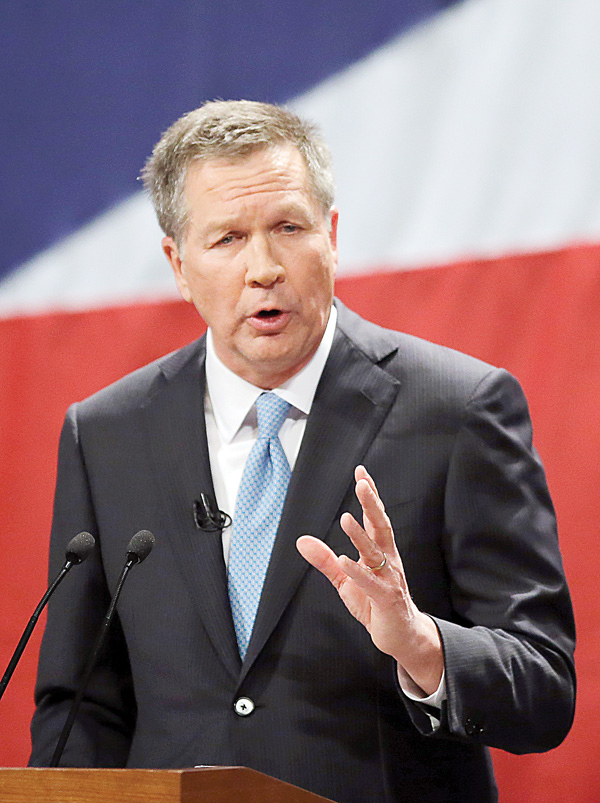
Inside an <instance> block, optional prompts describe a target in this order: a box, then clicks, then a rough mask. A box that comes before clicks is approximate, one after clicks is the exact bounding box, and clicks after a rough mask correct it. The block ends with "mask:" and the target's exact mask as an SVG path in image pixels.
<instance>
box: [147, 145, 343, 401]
mask: <svg viewBox="0 0 600 803" xmlns="http://www.w3.org/2000/svg"><path fill="white" fill-rule="evenodd" d="M185 193H186V201H187V208H188V211H189V214H188V227H187V231H186V236H185V241H184V245H183V249H182V252H180V250H179V249H178V248H177V245H176V244H175V242H174V241H173V240H172V239H171V238H170V237H165V238H164V240H163V249H164V251H165V253H166V255H167V257H168V259H169V261H170V263H171V265H172V267H173V271H174V273H175V279H176V281H177V286H178V288H179V292H180V293H181V295H182V296H183V298H184V299H185V300H186V301H188V302H191V303H193V304H194V306H195V307H196V309H197V310H198V312H199V313H200V315H201V316H202V318H204V320H205V321H206V323H207V324H208V326H210V328H211V330H212V333H213V338H214V344H215V350H216V352H217V355H218V357H219V358H220V359H221V361H222V362H223V363H224V364H225V365H226V366H227V367H228V368H230V369H231V370H232V371H234V372H235V373H236V374H238V375H239V376H241V377H242V378H243V379H245V380H247V381H248V382H251V383H252V384H254V385H257V386H259V387H262V388H264V389H272V388H274V387H277V386H278V385H280V384H281V383H282V382H285V380H286V379H289V378H290V377H291V376H293V375H294V374H295V373H297V372H298V371H299V370H300V369H301V368H302V367H303V366H304V365H306V363H307V362H308V361H309V360H310V358H311V357H312V356H313V354H314V353H315V351H316V349H317V347H318V345H319V343H320V341H321V337H322V335H323V332H324V331H325V327H326V325H327V320H328V317H329V312H330V308H331V303H332V299H333V280H334V274H335V269H336V265H337V248H336V231H337V212H336V211H335V210H332V212H331V213H330V214H329V215H328V216H327V217H325V216H324V215H323V212H322V209H321V207H320V206H319V204H318V202H317V201H316V200H315V198H314V197H313V194H312V192H311V190H310V188H309V185H308V178H307V171H306V166H305V163H304V160H303V158H302V156H301V155H300V153H299V151H298V150H297V149H296V148H295V147H294V146H293V145H290V144H287V143H286V144H281V145H277V146H273V147H269V148H266V149H263V150H259V151H256V152H254V153H252V154H250V156H248V157H247V158H245V159H241V160H239V161H237V160H236V161H229V160H225V159H212V160H209V161H206V162H203V163H198V164H196V165H192V166H191V167H190V169H189V170H188V175H187V180H186V187H185Z"/></svg>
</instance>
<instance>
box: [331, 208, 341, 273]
mask: <svg viewBox="0 0 600 803" xmlns="http://www.w3.org/2000/svg"><path fill="white" fill-rule="evenodd" d="M338 218H339V211H338V208H337V206H332V207H331V209H330V210H329V242H330V243H331V250H332V252H333V258H334V264H335V267H336V268H337V263H338V247H337V230H338Z"/></svg>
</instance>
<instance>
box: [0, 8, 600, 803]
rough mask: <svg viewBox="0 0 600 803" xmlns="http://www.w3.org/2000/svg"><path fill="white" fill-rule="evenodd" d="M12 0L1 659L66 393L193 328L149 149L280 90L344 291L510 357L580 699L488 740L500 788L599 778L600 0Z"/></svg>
mask: <svg viewBox="0 0 600 803" xmlns="http://www.w3.org/2000/svg"><path fill="white" fill-rule="evenodd" d="M0 10H1V15H2V22H1V23H0V69H1V76H2V77H1V81H0V98H1V101H2V102H1V106H0V108H1V112H2V113H1V115H0V145H1V147H0V187H1V189H2V192H1V193H0V205H1V214H0V232H1V240H0V242H1V243H2V247H1V248H0V672H3V671H4V667H5V666H6V664H7V663H8V660H9V658H10V656H11V654H12V651H13V649H14V647H15V645H16V643H17V641H18V639H19V637H20V634H21V632H22V630H23V628H24V627H25V624H26V623H27V620H28V618H29V616H30V615H31V612H32V611H33V608H34V607H35V605H36V604H37V602H38V600H39V598H40V597H41V595H42V593H43V591H44V590H45V584H46V553H47V546H48V533H49V527H50V520H51V512H52V496H53V486H54V479H55V467H56V450H57V443H58V435H59V431H60V427H61V424H62V420H63V417H64V414H65V411H66V409H67V406H68V405H69V404H70V403H71V402H73V401H76V400H78V399H81V398H84V397H85V396H87V395H89V394H90V393H92V392H94V391H95V390H97V389H99V388H100V387H102V386H104V385H106V384H108V383H109V382H111V381H113V380H114V379H116V378H118V377H120V376H122V375H123V374H125V373H127V372H129V371H131V370H133V369H135V368H137V367H139V366H140V365H143V364H145V363H146V362H149V361H150V360H152V359H154V358H156V357H158V356H159V355H161V354H164V353H167V352H168V351H171V350H172V349H174V348H177V347H178V346H180V345H183V344H184V343H186V342H189V341H191V340H193V339H194V338H196V337H197V336H198V335H199V334H200V333H201V332H202V330H203V324H202V322H201V321H200V319H199V318H198V317H197V315H196V313H195V311H194V310H193V309H191V308H190V307H188V306H187V305H185V304H184V303H183V302H182V301H180V300H179V299H178V297H177V294H176V290H175V285H174V281H173V279H172V274H171V271H170V268H169V267H168V265H167V262H166V260H165V258H164V256H163V255H162V252H161V249H160V238H161V233H160V231H159V229H158V225H157V224H156V222H155V220H154V217H153V213H152V211H151V208H150V205H149V202H148V201H147V199H146V198H145V197H144V195H143V193H142V192H141V189H140V186H139V182H138V181H137V176H138V174H139V171H140V168H141V166H142V164H143V162H144V160H145V158H146V157H147V156H148V154H149V153H150V151H151V149H152V146H153V144H154V143H155V142H156V140H157V139H158V137H159V136H160V134H161V132H162V131H163V130H164V129H165V128H166V127H167V126H168V125H169V124H170V123H171V122H172V121H173V120H175V119H176V118H177V117H178V116H179V115H181V114H182V113H183V112H185V111H188V110H190V109H191V108H194V107H196V106H198V105H199V104H200V103H201V102H202V101H204V100H206V99H209V98H242V97H245V98H251V99H256V100H267V101H275V102H284V103H287V104H289V105H290V106H291V107H292V108H294V109H296V110H297V111H298V112H300V113H301V114H302V115H304V116H307V117H309V118H312V119H313V120H315V121H316V122H318V123H319V124H320V125H321V127H322V129H323V131H324V133H325V136H326V138H327V140H328V141H329V143H330V145H331V147H332V151H333V155H334V161H335V169H336V176H337V187H338V193H337V203H338V206H339V208H340V232H339V237H340V267H339V272H338V283H337V293H338V295H339V296H340V297H341V298H342V300H343V301H344V302H345V303H347V304H348V305H349V306H351V307H352V308H354V309H356V310H357V311H358V312H360V313H361V314H363V315H365V316H366V317H367V318H370V319H371V320H374V321H376V322H377V323H381V324H383V325H385V326H389V327H392V328H396V329H400V330H404V331H408V332H411V333H413V334H417V335H420V336H422V337H426V338H428V339H430V340H434V341H437V342H440V343H443V344H445V345H449V346H452V347H454V348H458V349H460V350H462V351H466V352H468V353H471V354H474V355H475V356H477V357H480V358H482V359H485V360H487V361H489V362H492V363H494V364H496V365H501V366H504V367H506V368H508V369H509V370H510V371H512V372H513V373H514V374H516V376H517V377H518V379H519V380H520V381H521V383H522V385H523V387H524V389H525V391H526V394H527V396H528V399H529V401H530V407H531V412H532V418H533V422H534V437H535V444H536V447H537V449H538V451H539V452H540V454H541V456H542V459H543V460H544V463H545V465H546V469H547V474H548V480H549V484H550V489H551V492H552V494H553V498H554V501H555V505H556V510H557V515H558V521H559V533H560V539H561V545H562V551H563V556H564V561H565V568H566V571H567V576H568V578H569V580H570V584H571V587H572V593H573V599H574V605H575V612H576V619H577V625H578V634H579V647H578V653H577V663H578V672H579V700H578V707H577V714H576V719H575V725H574V727H573V730H572V732H571V734H570V735H569V736H568V737H567V739H566V741H565V743H564V744H563V745H562V746H561V747H559V748H558V749H556V750H555V751H553V752H551V753H549V754H546V755H533V756H521V757H515V756H510V755H508V754H505V753H500V752H498V751H494V762H495V766H496V771H497V776H498V781H499V786H500V791H501V800H502V801H503V803H534V802H535V803H550V802H553V801H557V803H558V801H560V803H564V801H576V803H583V802H584V801H585V802H586V803H587V802H588V801H589V803H595V801H598V800H599V799H600V770H598V759H597V755H596V754H597V748H596V746H595V745H596V743H597V736H596V733H597V720H598V712H599V711H600V671H599V669H598V666H599V663H600V649H599V645H600V627H599V625H598V623H599V622H600V604H599V603H598V595H597V594H596V582H597V580H596V565H597V561H598V559H599V557H600V548H599V546H598V542H599V540H600V525H599V524H598V522H600V468H599V464H600V324H599V317H600V3H599V2H598V0H454V1H453V0H371V2H370V3H366V2H364V0H327V1H326V2H323V0H294V1H293V2H292V0H278V1H277V2H272V1H271V2H270V1H269V0H245V1H244V2H242V0H222V2H212V1H211V0H178V1H177V2H171V0H146V1H145V2H143V3H141V2H135V0H114V2H112V1H111V2H109V1H108V0H106V2H97V0H96V1H94V0H51V2H42V0H3V2H2V4H1V9H0ZM384 501H385V500H384ZM73 535H74V533H73ZM58 593H65V594H68V578H67V580H66V581H65V583H64V584H63V587H62V588H61V589H60V591H59V592H58ZM40 637H41V627H40V628H39V629H38V631H37V632H36V634H35V636H34V639H33V640H32V642H31V644H30V646H29V649H28V651H27V653H26V654H25V657H24V658H23V660H22V662H21V664H20V665H19V667H18V669H17V671H16V673H15V676H14V678H13V681H12V684H11V686H10V687H9V689H8V691H7V693H6V694H5V696H4V698H3V699H2V701H1V702H0V765H3V766H18V765H22V764H24V763H25V762H26V760H27V756H28V749H29V735H28V724H29V719H30V716H31V713H32V710H33V697H32V695H33V682H34V676H35V664H36V657H37V649H38V646H39V640H40Z"/></svg>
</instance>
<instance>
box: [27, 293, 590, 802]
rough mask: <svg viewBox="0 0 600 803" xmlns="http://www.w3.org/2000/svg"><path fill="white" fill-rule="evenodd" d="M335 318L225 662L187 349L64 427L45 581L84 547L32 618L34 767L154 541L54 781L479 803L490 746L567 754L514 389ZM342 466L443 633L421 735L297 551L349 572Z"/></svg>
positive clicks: (544, 517) (565, 661)
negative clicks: (215, 778)
mask: <svg viewBox="0 0 600 803" xmlns="http://www.w3.org/2000/svg"><path fill="white" fill-rule="evenodd" d="M338 309H339V317H338V328H337V331H336V335H335V339H334V343H333V347H332V350H331V353H330V356H329V359H328V361H327V364H326V366H325V369H324V372H323V375H322V378H321V381H320V383H319V386H318V389H317V393H316V396H315V399H314V404H313V408H312V410H311V413H310V416H309V419H308V422H307V427H306V431H305V435H304V439H303V442H302V446H301V449H300V453H299V455H298V459H297V463H296V466H295V469H294V472H293V475H292V479H291V484H290V487H289V492H288V497H287V501H286V505H285V509H284V511H283V516H282V520H281V523H280V527H279V532H278V535H277V539H276V543H275V547H274V550H273V555H272V559H271V563H270V566H269V570H268V574H267V578H266V581H265V586H264V591H263V595H262V599H261V603H260V607H259V611H258V615H257V619H256V624H255V628H254V631H253V634H252V640H251V642H250V646H249V649H248V653H247V656H246V659H245V660H244V662H243V663H242V662H241V661H240V657H239V654H238V650H237V645H236V639H235V634H234V629H233V625H232V620H231V614H230V609H229V602H228V597H227V587H226V571H225V566H224V561H223V554H222V547H221V539H220V535H219V533H206V532H203V531H200V530H198V529H197V528H196V526H195V523H194V518H193V514H192V506H193V501H194V500H195V499H197V497H198V495H199V493H200V492H205V493H212V480H211V473H210V467H209V458H208V451H207V443H206V432H205V425H204V412H203V399H204V381H205V380H204V354H205V352H204V339H203V338H201V339H200V340H199V341H197V342H195V343H192V344H191V345H189V346H187V347H185V348H183V349H181V350H180V351H178V352H175V353H174V354H171V355H169V356H167V357H164V358H162V359H160V360H158V361H157V362H155V363H153V364H151V365H149V366H147V367H145V368H142V369H141V370H139V371H136V372H135V373H134V374H131V375H129V376H127V377H125V378H124V379H122V380H121V381H119V382H117V383H116V384H114V385H112V386H110V387H109V388H106V389H104V390H102V391H101V392H99V393H97V394H95V395H94V396H92V397H91V398H89V399H87V400H86V401H84V402H81V403H80V404H77V405H74V406H73V407H72V408H71V409H70V410H69V413H68V415H67V418H66V421H65V425H64V429H63V433H62V437H61V445H60V458H59V469H58V482H57V492H56V501H55V513H54V524H53V532H52V546H51V573H55V572H56V571H57V570H58V568H59V567H60V565H62V562H63V560H64V552H65V546H66V543H67V542H68V540H69V539H70V538H71V537H72V536H73V535H74V534H75V533H77V532H79V531H80V530H89V531H90V532H92V533H93V534H94V535H95V536H96V537H97V539H98V549H97V550H96V551H95V553H94V555H93V556H92V557H91V558H90V559H88V561H87V562H86V563H85V564H83V565H82V566H81V567H79V568H78V569H77V570H76V571H74V572H73V573H72V574H71V576H70V577H69V578H68V580H67V581H66V582H65V583H64V584H63V587H62V588H61V589H60V591H59V593H57V594H56V595H55V597H54V599H53V601H52V602H51V604H50V610H49V615H48V624H47V628H46V632H45V636H44V641H43V645H42V650H41V658H40V668H39V677H38V685H37V689H36V700H37V711H36V714H35V716H34V720H33V724H32V734H33V753H32V759H31V763H32V764H34V765H40V764H41V765H43V764H44V763H47V762H48V761H49V759H50V756H51V755H52V752H53V748H54V745H55V742H56V739H57V737H58V733H59V731H60V729H61V727H62V723H63V721H64V718H65V716H66V710H67V707H68V705H69V702H70V698H72V696H73V689H74V688H75V687H76V685H77V682H78V678H79V677H80V675H81V673H82V668H83V666H84V664H85V661H86V659H87V656H88V654H89V652H90V650H91V647H92V642H93V640H94V636H95V633H96V630H97V628H98V626H99V624H100V621H101V619H102V617H103V615H104V613H105V610H106V606H107V603H108V599H109V596H110V593H111V592H112V591H113V590H114V587H115V583H116V580H117V578H118V576H119V573H120V570H121V567H122V565H123V562H124V559H125V552H126V546H127V543H128V541H129V539H130V538H131V536H132V534H133V533H134V532H136V531H137V530H139V529H142V528H144V529H149V530H151V531H152V532H154V533H155V535H156V547H155V549H154V551H153V552H152V554H151V555H150V556H149V558H148V559H147V561H146V562H145V563H144V564H143V566H140V567H139V568H136V569H135V570H134V571H133V572H132V573H131V576H130V578H129V580H128V582H127V584H126V585H125V588H124V591H123V594H122V597H121V600H120V603H119V606H118V622H117V623H116V626H115V627H114V629H113V631H112V633H111V643H110V645H109V649H108V650H107V651H106V653H105V654H104V656H103V658H102V660H101V662H100V664H99V666H98V668H97V670H96V672H95V674H94V676H93V678H92V682H91V683H90V685H89V688H88V690H87V693H86V697H85V701H84V704H83V707H82V711H81V713H80V715H79V718H78V720H77V723H76V725H75V728H74V730H73V733H72V734H71V737H70V740H69V742H68V744H67V748H66V751H65V754H64V759H63V763H64V764H65V765H74V766H81V765H83V766H100V767H107V766H129V767H185V766H193V765H195V764H228V765H233V764H238V765H246V766H250V767H253V768H255V769H258V770H260V771H263V772H266V773H269V774H271V775H274V776H277V777H279V778H282V779H284V780H287V781H289V782H291V783H295V784H297V785H299V786H301V787H304V788H306V789H309V790H312V791H314V792H316V793H319V794H322V795H324V796H327V797H330V798H332V799H334V800H336V801H340V803H365V801H394V803H396V802H398V801H411V803H414V801H421V802H422V801H477V803H485V802H486V801H492V800H495V799H496V794H497V793H496V790H495V783H494V780H493V774H492V771H491V764H490V759H489V754H488V751H487V747H486V745H492V746H495V747H499V748H502V749H505V750H509V751H513V752H517V753H520V752H529V751H541V750H547V749H549V748H552V747H553V746H555V745H556V744H558V743H559V742H560V741H561V740H562V739H563V738H564V735H565V733H566V732H567V731H568V729H569V727H570V723H571V720H572V715H573V705H574V671H573V662H572V651H573V640H574V634H573V619H572V612H571V607H570V602H569V596H568V591H567V587H566V583H565V579H564V575H563V570H562V565H561V560H560V555H559V551H558V545H557V537H556V529H555V519H554V513H553V509H552V504H551V501H550V498H549V495H548V491H547V487H546V482H545V478H544V474H543V470H542V467H541V465H540V462H539V459H538V457H537V455H536V453H535V451H534V450H533V449H532V445H531V427H530V421H529V416H528V412H527V407H526V403H525V400H524V398H523V394H522V392H521V390H520V388H519V386H518V384H517V382H516V381H515V380H514V379H513V378H512V377H511V376H510V375H509V374H507V373H506V372H504V371H502V370H498V369H495V368H493V367H492V366H489V365H487V364H485V363H482V362H480V361H478V360H475V359H473V358H471V357H467V356H465V355H462V354H459V353H457V352H454V351H451V350H449V349H445V348H442V347H440V346H435V345H432V344H430V343H427V342H425V341H422V340H419V339H417V338H414V337H410V336H408V335H404V334H399V333H396V332H391V331H388V330H384V329H381V328H379V327H377V326H375V325H373V324H371V323H368V322H366V321H364V320H362V319H361V318H359V317H358V316H356V315H355V314H354V313H352V312H350V311H349V310H347V309H346V308H344V307H343V305H340V304H338ZM358 463H364V464H365V465H366V467H367V469H368V470H369V471H370V472H371V474H372V476H373V477H374V479H375V482H376V483H377V486H378V488H379V491H380V494H381V497H382V499H383V500H384V503H385V505H386V508H387V512H388V514H389V516H390V518H391V521H392V523H393V526H394V531H395V535H396V538H397V542H398V547H399V550H400V553H401V556H402V559H403V561H404V565H405V569H406V574H407V578H408V583H409V586H410V589H411V592H412V595H413V597H414V600H415V602H416V604H417V605H418V606H419V608H420V609H421V610H423V611H425V612H427V613H428V614H430V615H432V616H433V617H434V618H435V620H436V622H437V625H438V627H439V630H440V633H441V637H442V641H443V647H444V656H445V666H446V683H447V702H446V703H445V704H444V706H443V709H442V712H441V722H440V725H439V727H438V728H435V727H434V726H433V725H432V721H431V719H430V718H429V716H428V714H427V711H426V710H425V709H424V708H423V706H421V705H419V704H414V703H411V702H410V701H408V700H407V698H406V697H404V696H403V694H402V693H401V692H400V690H399V689H398V685H397V678H396V668H395V664H394V661H393V660H392V659H391V658H390V657H389V656H386V655H383V654H382V653H380V652H379V651H378V650H377V649H376V648H375V647H374V646H373V645H372V643H371V641H370V638H369V636H368V634H367V633H366V631H365V630H364V629H363V628H362V626H361V625H360V624H358V623H357V622H356V621H355V620H354V619H353V618H352V617H351V616H350V614H349V613H348V612H347V611H346V609H345V608H344V606H343V604H342V602H341V601H340V600H339V598H338V596H337V593H336V591H335V590H334V588H333V587H332V586H330V584H329V583H328V581H327V580H325V579H324V578H323V577H322V576H321V575H320V574H319V573H318V572H317V571H316V570H314V569H312V568H311V567H309V566H308V564H307V563H305V561H304V560H303V559H302V558H301V557H300V555H299V554H298V552H297V550H296V546H295V541H296V538H297V537H298V536H299V535H302V534H304V533H311V534H313V535H316V536H318V537H321V538H323V539H324V540H326V541H327V542H328V543H329V544H330V546H331V547H332V548H333V549H334V550H335V551H336V552H338V553H342V552H344V553H346V554H349V555H355V552H354V549H353V547H352V546H351V544H349V542H348V539H347V538H346V536H345V535H344V533H343V532H342V530H341V528H340V525H339V517H340V514H341V513H342V512H343V511H345V510H349V511H351V512H352V513H353V514H354V515H356V516H357V517H360V512H359V506H358V503H357V501H356V499H355V497H354V491H353V486H354V482H353V470H354V467H355V466H356V465H357V464H358ZM240 696H246V697H249V698H250V699H251V700H252V701H253V703H254V705H255V708H254V711H253V713H252V714H251V715H249V716H245V717H242V716H239V715H238V714H237V713H236V711H235V709H234V704H235V701H236V700H237V699H238V698H239V697H240Z"/></svg>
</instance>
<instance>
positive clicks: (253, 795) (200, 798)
mask: <svg viewBox="0 0 600 803" xmlns="http://www.w3.org/2000/svg"><path fill="white" fill-rule="evenodd" d="M0 803H332V801H330V800H329V799H328V798H325V797H320V796H319V795H315V794H313V793H312V792H305V791H304V790H303V789H299V788H298V787H297V786H293V785H292V784H289V783H284V782H283V781H278V780H277V779H276V778H271V777H270V776H268V775H263V774H262V773H261V772H256V771H255V770H251V769H247V768H246V767H201V768H198V769H189V770H133V769H132V770H94V769H62V768H58V769H20V768H19V769H2V770H0Z"/></svg>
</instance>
